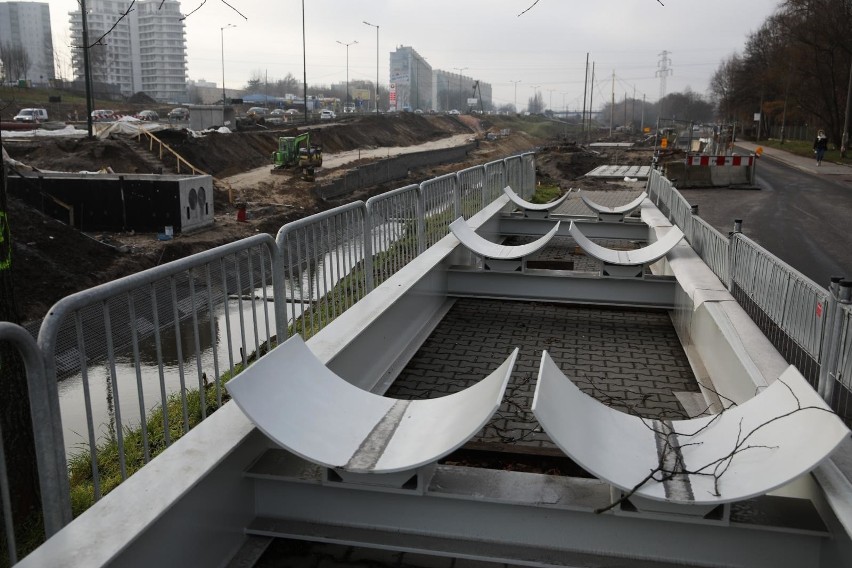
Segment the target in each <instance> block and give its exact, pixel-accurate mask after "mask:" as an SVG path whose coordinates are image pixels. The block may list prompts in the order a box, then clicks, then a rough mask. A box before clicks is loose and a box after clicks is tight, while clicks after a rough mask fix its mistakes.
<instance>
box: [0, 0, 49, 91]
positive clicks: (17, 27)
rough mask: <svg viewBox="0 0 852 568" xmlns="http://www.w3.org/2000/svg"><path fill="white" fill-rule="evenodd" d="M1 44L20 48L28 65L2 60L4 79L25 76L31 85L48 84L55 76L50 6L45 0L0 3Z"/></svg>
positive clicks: (9, 79) (10, 79)
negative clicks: (12, 74)
mask: <svg viewBox="0 0 852 568" xmlns="http://www.w3.org/2000/svg"><path fill="white" fill-rule="evenodd" d="M0 44H3V45H4V46H9V47H12V48H21V49H23V51H24V52H25V53H26V58H27V60H28V62H29V65H27V66H25V67H23V68H22V69H21V70H20V71H18V72H15V73H14V74H15V75H18V76H16V77H12V76H8V75H10V73H12V69H17V68H18V67H21V66H20V65H15V63H14V62H11V61H4V62H3V69H4V72H5V73H6V75H7V76H6V77H5V79H6V81H18V80H20V79H26V80H28V81H31V82H32V83H34V84H47V83H49V82H50V81H51V80H53V79H54V78H55V77H56V72H55V71H54V62H53V36H52V33H51V28H50V6H49V5H48V3H47V2H0Z"/></svg>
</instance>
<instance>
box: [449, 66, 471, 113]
mask: <svg viewBox="0 0 852 568" xmlns="http://www.w3.org/2000/svg"><path fill="white" fill-rule="evenodd" d="M453 69H455V70H456V71H458V72H459V106H461V103H462V94H461V80H462V71H467V70H468V69H470V67H453Z"/></svg>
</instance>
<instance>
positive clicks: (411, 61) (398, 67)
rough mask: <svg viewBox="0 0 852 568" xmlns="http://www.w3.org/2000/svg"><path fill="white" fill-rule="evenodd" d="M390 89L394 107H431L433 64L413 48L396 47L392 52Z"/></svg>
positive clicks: (409, 108) (423, 108)
mask: <svg viewBox="0 0 852 568" xmlns="http://www.w3.org/2000/svg"><path fill="white" fill-rule="evenodd" d="M390 89H391V92H390V96H391V108H392V109H396V110H415V109H422V110H429V109H431V108H432V94H433V89H432V66H431V65H429V64H428V63H427V62H426V60H425V59H423V58H422V57H421V56H420V54H418V53H417V52H416V51H415V50H414V49H413V48H411V47H407V46H400V47H398V48H396V51H392V52H391V54H390ZM394 101H395V102H396V104H395V105H394V104H393V103H394Z"/></svg>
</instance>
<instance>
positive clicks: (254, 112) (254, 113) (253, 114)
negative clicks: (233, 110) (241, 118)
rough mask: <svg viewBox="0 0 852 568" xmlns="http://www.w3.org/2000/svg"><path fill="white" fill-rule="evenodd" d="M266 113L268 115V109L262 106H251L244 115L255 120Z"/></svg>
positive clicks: (263, 116)
mask: <svg viewBox="0 0 852 568" xmlns="http://www.w3.org/2000/svg"><path fill="white" fill-rule="evenodd" d="M268 115H269V111H268V110H266V109H265V108H264V107H251V108H250V109H248V112H247V113H246V116H247V117H248V118H253V119H255V120H257V119H259V118H265V117H266V116H268Z"/></svg>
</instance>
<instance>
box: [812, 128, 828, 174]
mask: <svg viewBox="0 0 852 568" xmlns="http://www.w3.org/2000/svg"><path fill="white" fill-rule="evenodd" d="M826 150H828V138H826V137H825V130H820V131H819V132H818V133H817V137H816V140H814V154H816V161H817V165H818V166H821V165H822V159H823V158H824V157H825V151H826Z"/></svg>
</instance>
